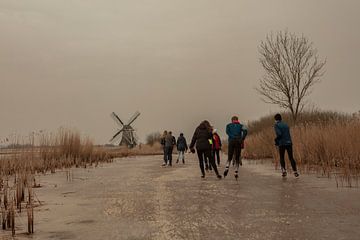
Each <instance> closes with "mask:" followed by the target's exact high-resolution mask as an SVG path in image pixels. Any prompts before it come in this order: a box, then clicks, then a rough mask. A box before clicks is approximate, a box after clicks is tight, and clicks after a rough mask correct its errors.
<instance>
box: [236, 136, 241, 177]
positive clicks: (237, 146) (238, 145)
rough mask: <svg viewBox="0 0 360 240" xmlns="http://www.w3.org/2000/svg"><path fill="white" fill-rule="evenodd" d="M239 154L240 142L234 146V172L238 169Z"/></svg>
mask: <svg viewBox="0 0 360 240" xmlns="http://www.w3.org/2000/svg"><path fill="white" fill-rule="evenodd" d="M240 154H241V145H240V142H238V143H237V144H236V146H235V173H237V172H238V171H239V165H240Z"/></svg>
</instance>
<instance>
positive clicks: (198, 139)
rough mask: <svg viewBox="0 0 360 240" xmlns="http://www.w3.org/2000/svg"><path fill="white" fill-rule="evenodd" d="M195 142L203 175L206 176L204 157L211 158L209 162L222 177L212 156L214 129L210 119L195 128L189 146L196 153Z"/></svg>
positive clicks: (218, 176) (218, 175)
mask: <svg viewBox="0 0 360 240" xmlns="http://www.w3.org/2000/svg"><path fill="white" fill-rule="evenodd" d="M195 144H196V152H197V155H198V158H199V166H200V170H201V174H202V175H201V177H202V178H205V169H204V157H205V158H208V159H209V164H210V165H211V166H212V168H213V169H214V172H215V174H216V176H217V178H219V179H221V175H220V174H219V172H218V169H217V167H216V164H215V160H214V157H213V156H212V152H211V151H212V129H211V126H210V123H209V122H208V121H206V120H205V121H202V122H201V123H200V125H199V126H198V127H197V128H196V129H195V132H194V135H193V137H192V140H191V144H190V146H189V148H190V151H191V152H192V153H195V149H194V147H195Z"/></svg>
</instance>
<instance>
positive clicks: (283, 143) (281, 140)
mask: <svg viewBox="0 0 360 240" xmlns="http://www.w3.org/2000/svg"><path fill="white" fill-rule="evenodd" d="M274 119H275V125H274V129H275V134H276V138H275V145H276V146H277V147H278V149H279V155H280V165H281V172H282V176H283V177H286V175H287V173H286V167H285V151H287V153H288V157H289V160H290V163H291V167H292V170H293V171H294V175H295V177H299V173H298V172H297V168H296V162H295V159H294V156H293V149H292V140H291V135H290V129H289V126H288V125H287V124H286V123H285V122H283V121H282V117H281V115H280V114H279V113H278V114H276V115H275V116H274Z"/></svg>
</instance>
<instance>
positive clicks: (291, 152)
mask: <svg viewBox="0 0 360 240" xmlns="http://www.w3.org/2000/svg"><path fill="white" fill-rule="evenodd" d="M286 151H287V153H288V156H289V160H290V163H291V167H292V170H293V171H294V172H296V171H297V168H296V162H295V159H294V156H293V149H292V146H291V145H290V146H286Z"/></svg>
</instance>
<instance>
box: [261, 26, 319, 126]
mask: <svg viewBox="0 0 360 240" xmlns="http://www.w3.org/2000/svg"><path fill="white" fill-rule="evenodd" d="M259 53H260V63H261V65H262V66H263V68H264V70H265V75H264V76H263V78H262V79H261V80H260V85H259V87H258V88H256V90H257V91H258V92H259V93H260V94H261V95H262V100H263V101H264V102H266V103H271V104H276V105H278V106H280V107H281V108H285V109H288V110H290V112H291V115H292V118H293V121H294V122H296V120H297V118H298V114H299V113H300V112H301V111H302V110H303V109H304V107H305V105H306V97H307V96H308V95H309V94H310V93H311V89H312V87H313V85H314V84H315V83H317V82H319V81H320V77H321V76H322V75H323V72H322V68H323V67H324V65H325V63H326V61H321V60H319V57H318V53H317V50H316V49H314V48H313V44H312V43H311V42H309V40H308V39H307V38H306V37H304V36H301V37H299V36H296V35H295V34H293V33H289V32H287V31H285V32H281V31H280V32H278V33H277V34H276V35H274V34H270V35H267V37H266V40H265V41H262V42H261V44H260V47H259Z"/></svg>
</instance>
